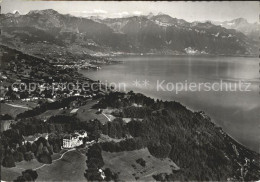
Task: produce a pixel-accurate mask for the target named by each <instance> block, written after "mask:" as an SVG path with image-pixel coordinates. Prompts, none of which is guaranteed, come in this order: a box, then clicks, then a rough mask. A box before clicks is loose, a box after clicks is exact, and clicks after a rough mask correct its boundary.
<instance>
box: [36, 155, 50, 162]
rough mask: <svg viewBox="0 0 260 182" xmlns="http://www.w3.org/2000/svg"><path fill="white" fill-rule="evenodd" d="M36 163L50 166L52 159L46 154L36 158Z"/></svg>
mask: <svg viewBox="0 0 260 182" xmlns="http://www.w3.org/2000/svg"><path fill="white" fill-rule="evenodd" d="M38 161H39V162H41V163H44V164H51V163H52V158H51V156H50V155H47V154H46V153H43V154H40V155H39V157H38Z"/></svg>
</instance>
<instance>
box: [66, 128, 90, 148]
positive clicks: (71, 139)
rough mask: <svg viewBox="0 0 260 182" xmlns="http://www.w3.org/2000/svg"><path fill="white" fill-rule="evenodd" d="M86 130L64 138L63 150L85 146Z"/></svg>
mask: <svg viewBox="0 0 260 182" xmlns="http://www.w3.org/2000/svg"><path fill="white" fill-rule="evenodd" d="M87 136H88V135H87V132H86V131H84V130H81V131H77V132H75V133H74V134H69V135H67V136H65V137H64V138H63V148H74V147H77V146H80V145H82V144H83V138H85V137H87Z"/></svg>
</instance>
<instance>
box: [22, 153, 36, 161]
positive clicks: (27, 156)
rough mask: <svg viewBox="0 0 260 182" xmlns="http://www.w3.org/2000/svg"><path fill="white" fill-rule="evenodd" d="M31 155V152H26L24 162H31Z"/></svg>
mask: <svg viewBox="0 0 260 182" xmlns="http://www.w3.org/2000/svg"><path fill="white" fill-rule="evenodd" d="M33 157H34V156H33V153H32V152H26V153H25V154H24V160H26V161H31V160H32V159H33Z"/></svg>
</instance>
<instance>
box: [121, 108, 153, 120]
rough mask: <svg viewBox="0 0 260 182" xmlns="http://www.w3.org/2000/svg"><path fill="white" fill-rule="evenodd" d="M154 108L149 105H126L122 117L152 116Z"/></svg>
mask: <svg viewBox="0 0 260 182" xmlns="http://www.w3.org/2000/svg"><path fill="white" fill-rule="evenodd" d="M151 113H152V109H150V108H149V107H135V106H130V107H124V108H123V112H122V117H124V118H144V117H146V116H150V115H151Z"/></svg>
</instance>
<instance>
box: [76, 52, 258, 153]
mask: <svg viewBox="0 0 260 182" xmlns="http://www.w3.org/2000/svg"><path fill="white" fill-rule="evenodd" d="M116 59H117V60H119V61H122V63H120V64H116V65H107V66H103V67H102V69H101V70H98V71H87V70H81V71H80V72H81V73H83V74H84V75H85V76H87V77H89V78H91V79H93V80H100V81H102V82H104V83H115V84H117V86H116V87H117V89H119V90H121V91H122V90H123V89H124V87H125V88H126V91H130V90H133V91H135V92H140V93H143V94H145V95H147V96H150V97H153V98H156V99H157V98H158V99H162V100H175V101H179V102H180V103H182V104H183V105H185V106H187V107H188V108H190V109H192V110H196V111H199V110H203V111H205V112H206V113H207V115H209V116H210V117H211V118H212V119H213V120H214V122H215V123H217V124H218V125H220V126H221V127H222V128H223V129H224V130H225V131H226V132H227V133H228V134H230V135H231V136H232V137H233V138H235V139H236V140H237V141H238V142H240V143H242V144H244V145H245V146H247V147H249V148H250V149H252V150H254V151H257V152H259V141H260V123H259V118H260V112H259V111H260V95H259V85H260V82H259V62H258V61H259V60H258V58H248V57H246V58H245V57H211V56H204V57H200V56H127V57H117V58H116ZM240 81H243V82H240ZM177 83H178V84H182V85H177ZM191 83H192V84H193V85H194V84H196V88H197V90H196V89H195V90H194V89H192V90H190V89H184V88H187V85H188V86H189V85H191ZM205 83H207V84H208V86H209V85H210V88H212V89H205V88H206V84H205ZM239 83H240V85H242V86H241V88H242V89H238V88H240V87H239V86H238V84H239ZM242 83H243V84H242ZM174 84H176V85H177V86H176V85H174ZM185 84H186V85H185ZM199 84H202V86H201V87H198V85H199ZM203 84H204V85H203ZM158 85H159V87H158ZM213 85H214V86H213ZM226 87H228V88H229V90H225V89H223V88H226ZM207 88H209V87H207ZM220 88H222V89H220ZM234 88H235V89H236V90H234ZM178 89H179V90H180V89H182V91H178V92H176V90H178Z"/></svg>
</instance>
